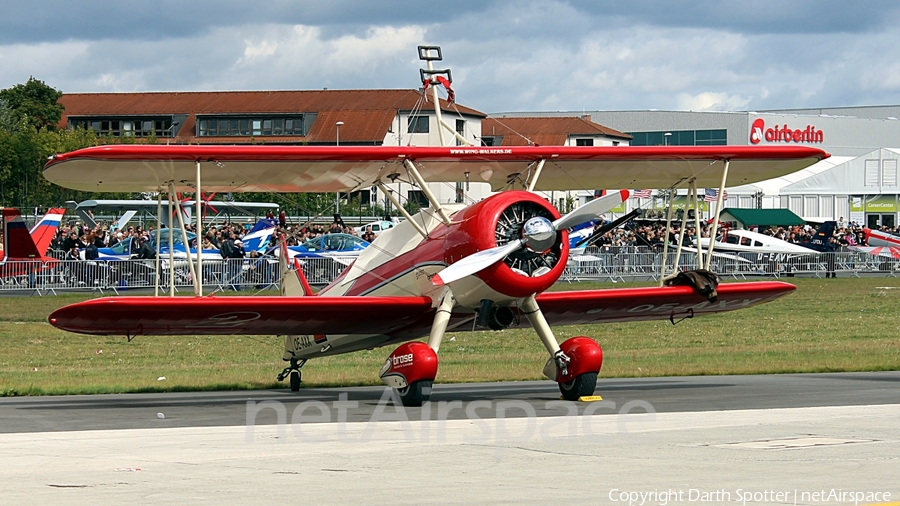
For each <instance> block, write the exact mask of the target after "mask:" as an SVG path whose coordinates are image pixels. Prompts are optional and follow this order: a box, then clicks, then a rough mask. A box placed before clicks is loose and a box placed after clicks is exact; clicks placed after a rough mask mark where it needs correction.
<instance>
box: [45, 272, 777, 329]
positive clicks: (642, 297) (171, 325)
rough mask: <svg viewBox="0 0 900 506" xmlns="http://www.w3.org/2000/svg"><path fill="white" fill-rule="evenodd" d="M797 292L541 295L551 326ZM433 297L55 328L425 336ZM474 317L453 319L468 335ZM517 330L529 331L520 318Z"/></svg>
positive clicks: (170, 313) (137, 311)
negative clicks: (714, 298) (712, 298)
mask: <svg viewBox="0 0 900 506" xmlns="http://www.w3.org/2000/svg"><path fill="white" fill-rule="evenodd" d="M793 290H794V285H791V284H788V283H782V282H752V283H727V284H721V285H719V288H718V300H717V301H716V302H709V301H708V300H707V298H706V297H704V296H702V295H699V294H698V293H697V292H696V291H695V290H694V289H693V288H691V287H689V286H670V287H661V288H660V287H656V288H654V287H650V288H624V289H614V290H588V291H578V292H545V293H543V294H541V295H539V296H538V297H537V301H538V303H539V304H540V306H541V308H542V310H543V312H544V316H545V317H546V319H547V321H548V322H549V323H550V324H551V325H574V324H590V323H607V322H625V321H642V320H668V319H673V318H674V319H680V318H685V317H688V318H689V317H692V316H694V315H701V314H712V313H719V312H725V311H732V310H736V309H744V308H747V307H750V306H755V305H758V304H762V303H765V302H769V301H771V300H774V299H776V298H778V297H780V296H782V295H786V294H787V293H790V292H791V291H793ZM432 306H433V304H432V301H431V299H430V298H428V297H203V298H185V297H176V298H148V297H105V298H100V299H94V300H90V301H86V302H82V303H78V304H73V305H71V306H67V307H64V308H61V309H58V310H57V311H55V312H54V313H53V314H51V315H50V323H51V324H53V325H54V326H56V327H57V328H60V329H62V330H67V331H70V332H77V333H81V334H94V335H128V336H135V335H185V334H202V335H236V334H252V335H299V334H380V335H387V336H392V337H408V338H410V339H413V338H417V337H421V336H424V335H427V334H428V330H429V328H430V326H431V323H432V320H433V318H434V312H435V310H434V308H433V307H432ZM471 319H472V314H471V313H469V314H464V313H459V314H454V315H453V318H452V319H451V324H450V328H455V329H456V330H466V329H467V328H469V327H468V326H467V325H466V324H467V323H468V322H471ZM519 320H520V321H519V325H518V326H523V327H524V326H527V322H526V321H524V318H519Z"/></svg>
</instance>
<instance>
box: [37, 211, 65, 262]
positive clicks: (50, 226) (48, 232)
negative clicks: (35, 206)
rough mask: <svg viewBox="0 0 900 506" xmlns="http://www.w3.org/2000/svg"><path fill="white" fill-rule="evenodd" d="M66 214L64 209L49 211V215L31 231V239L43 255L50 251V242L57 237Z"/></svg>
mask: <svg viewBox="0 0 900 506" xmlns="http://www.w3.org/2000/svg"><path fill="white" fill-rule="evenodd" d="M65 213H66V210H65V209H64V208H55V209H50V210H49V211H47V214H45V215H44V217H43V218H41V219H40V221H38V222H37V223H36V224H35V225H34V227H32V229H31V239H32V240H33V241H34V245H35V248H36V249H37V251H38V253H40V254H41V255H46V254H47V250H48V249H50V242H51V241H53V238H54V237H55V236H56V231H57V230H58V229H59V225H60V223H61V222H62V218H63V215H64V214H65Z"/></svg>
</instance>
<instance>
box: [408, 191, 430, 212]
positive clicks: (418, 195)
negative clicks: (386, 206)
mask: <svg viewBox="0 0 900 506" xmlns="http://www.w3.org/2000/svg"><path fill="white" fill-rule="evenodd" d="M406 199H407V200H408V201H409V203H410V204H411V205H413V206H417V207H418V208H422V207H428V197H426V196H425V192H423V191H422V190H409V192H407V194H406Z"/></svg>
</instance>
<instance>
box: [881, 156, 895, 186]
mask: <svg viewBox="0 0 900 506" xmlns="http://www.w3.org/2000/svg"><path fill="white" fill-rule="evenodd" d="M881 185H882V186H897V160H895V159H889V160H884V161H883V162H882V165H881Z"/></svg>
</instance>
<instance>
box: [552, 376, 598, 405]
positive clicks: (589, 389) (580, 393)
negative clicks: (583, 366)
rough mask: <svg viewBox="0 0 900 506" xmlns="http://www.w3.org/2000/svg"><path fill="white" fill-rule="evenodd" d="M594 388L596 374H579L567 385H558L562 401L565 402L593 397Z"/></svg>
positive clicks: (595, 385)
mask: <svg viewBox="0 0 900 506" xmlns="http://www.w3.org/2000/svg"><path fill="white" fill-rule="evenodd" d="M596 387H597V373H595V372H586V373H584V374H579V375H578V376H576V377H575V379H573V380H572V381H570V382H568V383H559V391H560V392H561V393H562V396H563V399H565V400H567V401H577V400H578V399H579V398H580V397H586V396H589V395H594V388H596Z"/></svg>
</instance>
